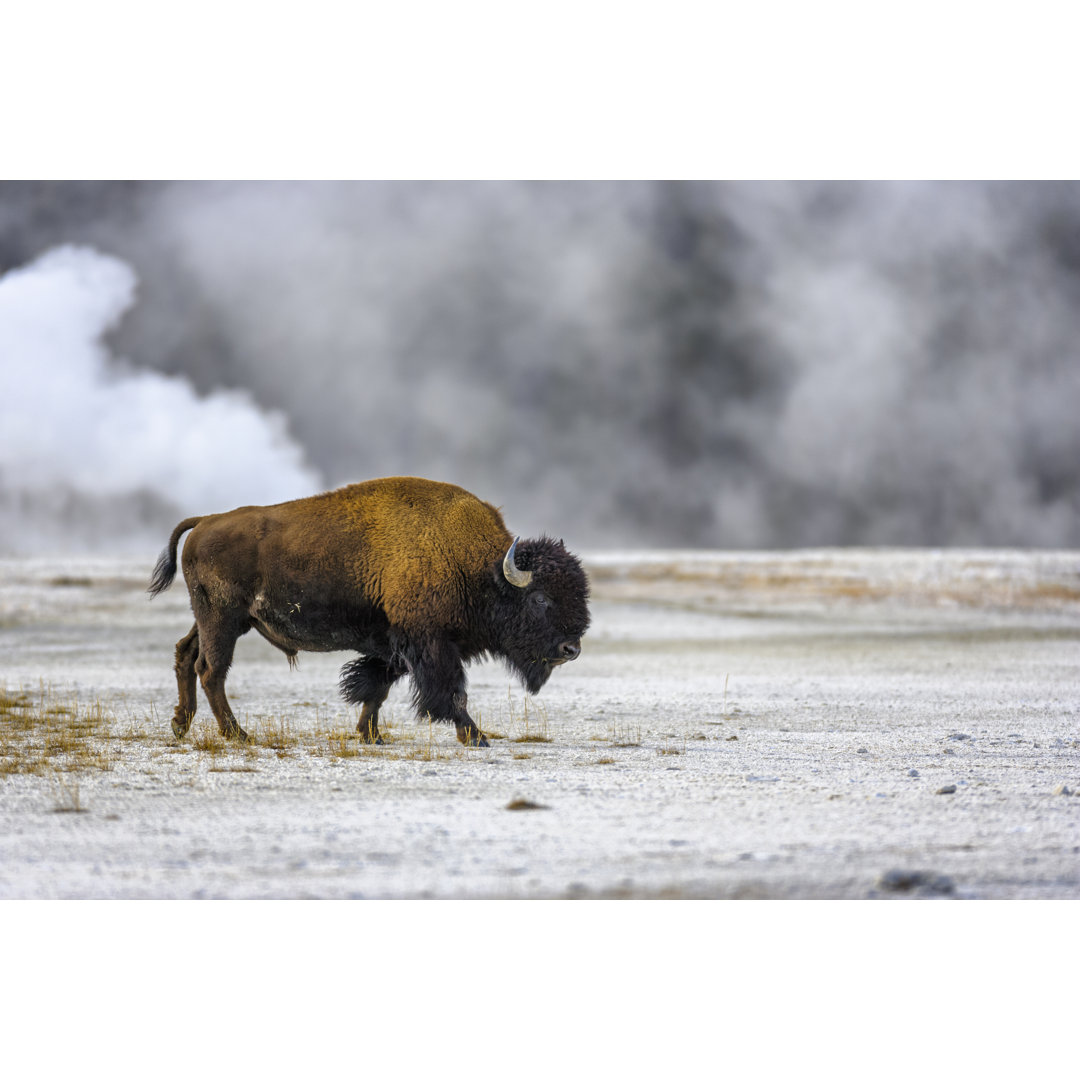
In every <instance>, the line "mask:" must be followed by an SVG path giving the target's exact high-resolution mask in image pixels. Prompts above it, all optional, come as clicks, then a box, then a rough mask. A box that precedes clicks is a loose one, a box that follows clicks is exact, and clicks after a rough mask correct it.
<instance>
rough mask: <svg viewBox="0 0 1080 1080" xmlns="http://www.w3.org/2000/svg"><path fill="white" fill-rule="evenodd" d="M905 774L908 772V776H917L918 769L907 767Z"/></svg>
mask: <svg viewBox="0 0 1080 1080" xmlns="http://www.w3.org/2000/svg"><path fill="white" fill-rule="evenodd" d="M907 774H908V776H918V775H919V770H918V769H908V771H907Z"/></svg>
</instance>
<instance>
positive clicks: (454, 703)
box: [149, 477, 589, 746]
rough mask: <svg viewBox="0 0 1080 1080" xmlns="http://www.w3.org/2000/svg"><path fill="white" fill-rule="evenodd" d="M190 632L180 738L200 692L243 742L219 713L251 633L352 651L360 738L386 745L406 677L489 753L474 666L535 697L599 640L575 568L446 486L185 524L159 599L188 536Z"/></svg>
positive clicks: (344, 496) (421, 484) (428, 703)
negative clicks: (387, 706)
mask: <svg viewBox="0 0 1080 1080" xmlns="http://www.w3.org/2000/svg"><path fill="white" fill-rule="evenodd" d="M188 529H191V530H193V531H192V533H191V535H190V536H189V537H188V540H187V543H186V544H185V545H184V552H183V559H182V563H183V569H184V578H185V580H186V582H187V586H188V592H189V594H190V596H191V607H192V610H193V612H194V613H195V625H194V626H193V627H192V628H191V630H190V631H189V632H188V634H187V635H186V636H185V637H183V638H182V639H181V640H180V641H179V642H178V643H177V646H176V665H175V666H176V676H177V685H178V688H179V695H180V700H179V704H178V705H177V707H176V711H175V715H174V717H173V721H172V727H173V731H174V732H175V733H176V736H177V737H178V738H180V737H182V736H183V735H184V734H185V733H186V732H187V730H188V728H189V727H190V725H191V719H192V717H193V716H194V713H195V707H196V701H195V678H196V676H198V678H199V680H200V681H201V682H202V686H203V689H204V691H205V692H206V696H207V699H208V701H209V702H210V706H211V708H212V709H213V711H214V715H215V716H216V717H217V720H218V724H219V725H220V727H221V730H222V732H223V733H224V734H226V735H230V736H236V737H239V738H246V735H245V734H244V732H243V731H242V730H241V729H240V726H239V725H238V724H237V722H236V719H235V717H234V716H233V714H232V710H231V709H230V707H229V703H228V700H227V698H226V697H225V676H226V674H227V672H228V669H229V665H230V664H231V662H232V656H233V649H234V646H235V643H236V639H237V638H238V637H239V636H240V635H241V634H245V633H247V631H248V630H250V629H251V628H252V627H254V628H255V629H256V630H257V631H258V632H259V633H260V634H262V635H263V637H265V638H266V639H267V640H268V641H270V642H271V643H272V644H274V645H276V646H277V647H278V648H279V649H281V650H282V651H283V652H285V653H286V655H288V657H289V659H290V661H291V660H292V659H293V658H295V656H296V654H297V652H299V651H303V650H315V651H320V652H324V651H333V650H338V649H350V650H354V651H356V652H358V653H359V654H360V656H359V658H358V659H356V660H352V661H350V662H349V663H347V664H346V665H345V666H344V668H343V669H342V672H341V691H342V694H343V695H344V697H345V698H346V700H348V701H350V702H353V703H354V704H356V705H359V706H361V713H360V722H359V725H358V730H359V731H360V734H361V736H363V737H364V738H365V739H369V740H372V741H379V724H378V716H379V708H380V706H381V705H382V703H383V702H384V701H385V700H386V696H387V694H388V693H389V692H390V687H391V686H393V684H394V683H395V682H396V681H397V680H398V679H400V678H401V676H403V675H405V674H408V675H410V676H411V678H412V683H413V691H414V700H415V702H416V707H417V710H418V711H419V712H420V714H421V715H425V716H431V717H433V718H434V719H436V720H445V721H447V722H452V723H453V724H454V725H455V726H456V728H457V734H458V738H459V739H461V741H462V742H464V743H466V744H467V745H481V746H484V745H487V744H486V742H485V740H484V738H483V735H482V734H481V733H480V731H479V729H478V728H477V727H476V724H475V723H474V722H473V720H472V718H471V717H470V716H469V714H468V711H467V709H466V703H467V697H466V689H465V688H466V681H465V670H464V668H465V665H466V664H468V663H469V662H470V661H472V660H475V659H477V658H479V657H482V656H494V657H500V658H502V659H503V660H505V661H506V663H507V664H508V665H509V667H510V668H511V670H513V671H514V672H516V673H517V674H518V675H519V676H520V678H521V680H522V682H523V683H524V685H525V686H526V687H527V688H528V689H529V690H530V691H531V692H532V693H536V692H537V691H538V690H539V689H540V688H541V687H542V686H543V685H544V683H545V682H546V681H547V679H548V677H549V676H550V675H551V672H552V670H553V668H554V667H556V666H558V665H559V664H562V663H565V662H566V661H568V660H572V659H574V658H575V657H576V656H577V655H578V653H579V652H580V647H581V637H582V635H583V634H584V633H585V630H586V629H587V628H588V625H589V611H588V583H587V581H586V578H585V573H584V571H583V570H582V568H581V563H580V562H579V561H578V560H577V558H575V556H573V555H571V554H570V553H569V552H568V551H567V550H566V548H565V547H564V546H563V544H562V542H561V541H559V540H553V539H551V538H550V537H542V538H540V539H539V540H525V541H522V542H520V543H519V544H518V546H517V550H516V553H515V554H516V559H515V565H516V566H517V568H518V569H519V570H524V571H531V572H532V574H533V578H532V581H531V582H530V583H529V584H528V585H527V586H526V587H519V586H517V585H514V584H511V582H510V581H509V580H508V579H507V578H506V576H505V574H504V572H503V558H504V556H505V555H506V553H507V551H508V549H509V547H510V544H511V542H512V539H513V538H512V537H511V535H510V533H509V532H508V531H507V529H506V526H505V525H504V523H503V520H502V515H501V514H500V513H499V511H498V510H496V509H495V507H493V506H491V505H490V504H489V503H485V502H482V501H481V500H479V499H477V498H476V497H475V496H474V495H470V494H469V493H468V492H467V491H464V490H463V489H461V488H459V487H455V486H454V485H452V484H440V483H436V482H434V481H431V480H420V479H416V478H413V477H391V478H389V479H385V480H371V481H368V482H367V483H364V484H353V485H351V486H349V487H345V488H341V489H340V490H338V491H331V492H328V493H326V494H324V495H317V496H314V497H313V498H310V499H298V500H296V501H294V502H288V503H279V504H278V505H276V506H246V507H241V508H240V509H238V510H232V511H230V512H229V513H226V514H214V515H211V516H209V517H205V518H188V519H187V520H186V521H182V522H181V523H180V524H179V525H177V527H176V528H175V529H174V530H173V533H172V536H171V537H170V539H169V544H168V546H167V547H166V549H165V550H164V551H163V552H162V554H161V557H160V558H159V560H158V562H157V565H156V567H155V568H154V574H153V578H152V580H151V583H150V588H149V592H150V594H151V596H155V595H157V594H158V593H159V592H161V591H162V590H163V589H165V588H167V587H168V586H169V584H170V583H171V582H172V580H173V578H174V577H175V575H176V555H177V547H178V544H179V540H180V536H181V535H182V534H183V533H184V532H186V531H187V530H188Z"/></svg>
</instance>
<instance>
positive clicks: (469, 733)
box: [457, 727, 490, 746]
mask: <svg viewBox="0 0 1080 1080" xmlns="http://www.w3.org/2000/svg"><path fill="white" fill-rule="evenodd" d="M457 737H458V742H460V743H462V744H463V745H465V746H489V745H490V744H489V743H488V741H487V739H485V738H484V733H483V732H482V731H481V730H480V729H479V728H472V729H471V730H470V729H469V728H465V727H459V728H458V729H457Z"/></svg>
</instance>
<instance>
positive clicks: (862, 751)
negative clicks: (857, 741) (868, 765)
mask: <svg viewBox="0 0 1080 1080" xmlns="http://www.w3.org/2000/svg"><path fill="white" fill-rule="evenodd" d="M855 753H856V754H869V753H870V751H869V750H867V749H866V747H865V746H860V747H859V749H858V750H856V751H855Z"/></svg>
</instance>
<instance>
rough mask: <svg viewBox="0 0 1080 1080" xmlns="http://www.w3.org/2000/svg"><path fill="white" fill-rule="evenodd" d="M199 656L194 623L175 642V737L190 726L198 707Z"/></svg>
mask: <svg viewBox="0 0 1080 1080" xmlns="http://www.w3.org/2000/svg"><path fill="white" fill-rule="evenodd" d="M198 657H199V624H198V623H196V624H195V625H194V626H193V627H192V628H191V629H190V630H189V631H188V632H187V634H185V635H184V637H182V638H181V639H180V640H179V641H178V642H177V643H176V663H175V665H174V670H175V671H176V685H177V689H178V690H179V696H180V700H179V701H178V702H177V705H176V709H175V711H174V712H173V718H172V730H173V734H174V735H175V736H176V737H177V739H182V738H183V737H184V736H185V735H186V734H187V733H188V729H189V728H190V727H191V721H192V720H193V719H194V717H195V710H196V708H198V698H197V696H196V692H195V661H196V660H197V659H198Z"/></svg>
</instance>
